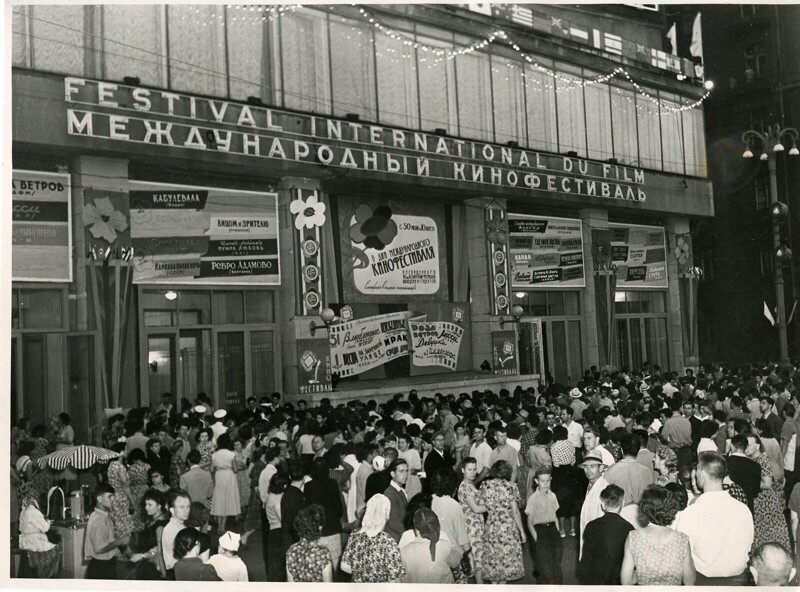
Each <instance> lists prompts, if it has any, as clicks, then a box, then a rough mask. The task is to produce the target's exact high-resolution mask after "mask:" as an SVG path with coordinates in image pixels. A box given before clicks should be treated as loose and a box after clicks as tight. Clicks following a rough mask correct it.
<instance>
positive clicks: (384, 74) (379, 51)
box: [375, 35, 419, 129]
mask: <svg viewBox="0 0 800 592" xmlns="http://www.w3.org/2000/svg"><path fill="white" fill-rule="evenodd" d="M415 52H416V50H415V49H414V47H413V46H412V47H409V46H407V45H404V43H403V39H401V38H397V39H391V38H390V37H388V36H387V35H378V37H376V39H375V57H376V60H377V61H376V69H377V71H378V108H379V116H380V120H381V121H382V122H384V123H390V124H392V125H398V126H400V127H408V128H414V129H416V128H417V127H419V101H418V100H417V97H418V94H417V65H416V55H415Z"/></svg>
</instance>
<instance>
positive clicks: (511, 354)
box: [492, 331, 518, 376]
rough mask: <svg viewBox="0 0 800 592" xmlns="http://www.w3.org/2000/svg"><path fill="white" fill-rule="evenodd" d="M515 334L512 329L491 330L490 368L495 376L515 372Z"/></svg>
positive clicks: (510, 374) (508, 374) (509, 374)
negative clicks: (491, 360)
mask: <svg viewBox="0 0 800 592" xmlns="http://www.w3.org/2000/svg"><path fill="white" fill-rule="evenodd" d="M517 357H518V355H517V336H516V334H515V333H514V331H492V359H493V362H494V363H493V364H492V370H493V371H494V374H495V375H497V376H512V375H514V374H516V373H517Z"/></svg>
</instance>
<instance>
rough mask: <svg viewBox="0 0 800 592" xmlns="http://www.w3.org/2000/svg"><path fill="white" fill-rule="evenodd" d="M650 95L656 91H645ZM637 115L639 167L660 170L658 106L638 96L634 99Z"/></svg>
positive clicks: (659, 120) (659, 119)
mask: <svg viewBox="0 0 800 592" xmlns="http://www.w3.org/2000/svg"><path fill="white" fill-rule="evenodd" d="M645 90H646V91H647V92H648V93H650V94H651V95H655V94H656V91H654V90H651V89H645ZM635 101H636V110H637V111H638V113H639V165H640V166H642V167H644V168H648V169H661V118H660V117H659V115H658V106H657V105H655V104H654V103H653V102H652V101H650V100H649V99H647V98H645V97H643V96H642V95H640V94H638V93H637V95H636V98H635Z"/></svg>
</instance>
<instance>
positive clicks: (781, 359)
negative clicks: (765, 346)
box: [768, 151, 789, 368]
mask: <svg viewBox="0 0 800 592" xmlns="http://www.w3.org/2000/svg"><path fill="white" fill-rule="evenodd" d="M768 164H769V199H770V205H774V204H775V203H777V202H778V175H777V166H776V158H775V152H774V151H770V152H769V161H768ZM780 246H781V223H780V220H779V219H778V217H774V218H773V220H772V256H773V257H774V260H775V304H776V306H777V308H778V319H777V325H778V365H779V366H780V367H781V368H786V367H788V366H789V345H788V342H787V340H786V303H785V301H784V290H783V262H782V261H781V260H779V259H778V258H777V257H775V251H777V250H778V247H780Z"/></svg>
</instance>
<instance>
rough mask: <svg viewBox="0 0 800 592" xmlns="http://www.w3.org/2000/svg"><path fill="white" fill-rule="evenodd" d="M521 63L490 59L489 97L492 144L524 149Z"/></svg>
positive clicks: (523, 101)
mask: <svg viewBox="0 0 800 592" xmlns="http://www.w3.org/2000/svg"><path fill="white" fill-rule="evenodd" d="M522 72H523V66H522V63H521V62H513V61H511V60H508V59H505V58H501V57H499V56H492V93H493V99H494V122H495V129H494V141H495V142H497V143H498V144H505V143H507V142H509V141H514V142H519V143H520V144H521V145H523V146H524V145H526V144H527V141H526V138H527V134H526V130H525V127H526V126H525V89H524V88H523V86H522V82H523V80H522Z"/></svg>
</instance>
